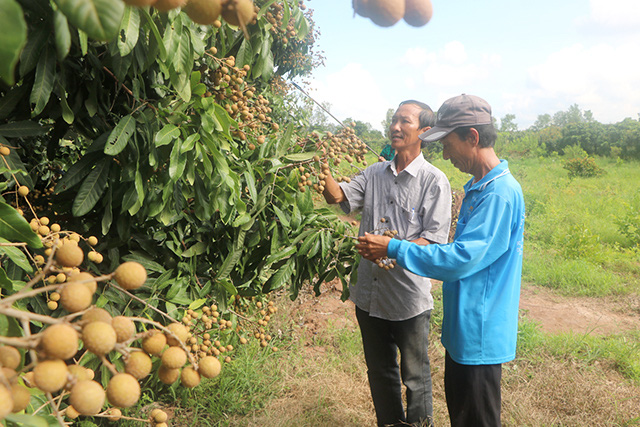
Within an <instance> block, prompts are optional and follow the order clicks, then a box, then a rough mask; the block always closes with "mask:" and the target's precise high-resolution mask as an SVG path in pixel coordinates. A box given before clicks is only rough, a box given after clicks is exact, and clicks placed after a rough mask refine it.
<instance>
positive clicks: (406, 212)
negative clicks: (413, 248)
mask: <svg viewBox="0 0 640 427" xmlns="http://www.w3.org/2000/svg"><path fill="white" fill-rule="evenodd" d="M400 215H401V216H402V219H403V221H402V225H403V228H404V230H402V232H403V236H402V237H403V239H406V240H415V239H417V238H419V237H420V233H421V232H422V219H421V218H420V215H418V210H417V209H416V208H415V207H404V206H403V207H401V208H400ZM398 231H400V230H398Z"/></svg>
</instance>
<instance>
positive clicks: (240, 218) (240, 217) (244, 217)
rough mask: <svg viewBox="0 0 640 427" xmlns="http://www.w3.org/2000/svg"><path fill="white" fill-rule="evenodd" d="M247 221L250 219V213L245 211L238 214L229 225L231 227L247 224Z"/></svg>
mask: <svg viewBox="0 0 640 427" xmlns="http://www.w3.org/2000/svg"><path fill="white" fill-rule="evenodd" d="M249 221H251V215H249V214H248V213H247V212H243V213H242V214H241V215H238V217H237V218H236V219H235V220H234V221H233V224H231V226H232V227H233V228H237V227H240V226H242V225H245V224H247V223H248V222H249Z"/></svg>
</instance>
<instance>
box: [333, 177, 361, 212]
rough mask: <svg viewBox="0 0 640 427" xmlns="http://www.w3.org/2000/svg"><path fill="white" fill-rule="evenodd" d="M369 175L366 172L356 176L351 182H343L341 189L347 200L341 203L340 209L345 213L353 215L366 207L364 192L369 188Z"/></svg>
mask: <svg viewBox="0 0 640 427" xmlns="http://www.w3.org/2000/svg"><path fill="white" fill-rule="evenodd" d="M367 175H368V173H367V170H366V169H365V171H364V172H362V173H360V174H358V175H356V176H354V177H353V178H352V179H351V182H341V183H340V184H339V185H340V188H342V192H343V193H344V195H345V200H344V201H343V202H340V207H341V208H342V210H343V211H344V212H345V213H351V212H352V211H354V210H356V209H360V208H362V206H363V205H364V192H365V189H366V188H367V180H368V177H367Z"/></svg>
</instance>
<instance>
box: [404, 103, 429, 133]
mask: <svg viewBox="0 0 640 427" xmlns="http://www.w3.org/2000/svg"><path fill="white" fill-rule="evenodd" d="M405 104H413V105H417V106H418V107H420V109H421V110H422V111H420V117H419V121H420V128H426V127H432V126H433V125H435V124H436V114H435V113H434V112H433V110H432V109H431V107H429V106H428V105H427V104H425V103H424V102H420V101H416V100H415V99H409V100H407V101H402V102H401V103H400V105H405ZM400 105H398V107H400Z"/></svg>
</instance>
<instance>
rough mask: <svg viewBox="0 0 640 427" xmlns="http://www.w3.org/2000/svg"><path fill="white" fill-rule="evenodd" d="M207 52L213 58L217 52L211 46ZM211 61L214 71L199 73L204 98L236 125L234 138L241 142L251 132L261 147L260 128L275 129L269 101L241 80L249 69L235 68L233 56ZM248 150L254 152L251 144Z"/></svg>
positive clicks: (253, 146) (233, 132) (277, 127)
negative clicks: (204, 88)
mask: <svg viewBox="0 0 640 427" xmlns="http://www.w3.org/2000/svg"><path fill="white" fill-rule="evenodd" d="M209 53H210V54H211V55H215V53H217V49H216V48H215V47H212V48H210V49H209ZM213 58H214V61H215V63H216V64H215V65H217V68H215V69H210V68H207V69H205V70H204V72H203V83H204V84H205V85H206V86H207V89H208V90H207V92H206V93H205V94H204V96H205V97H208V96H213V97H214V98H215V100H216V102H217V103H218V104H220V105H222V106H223V108H224V109H225V110H226V111H227V113H228V114H229V116H231V117H232V118H233V119H234V120H236V121H237V122H238V129H235V130H233V131H232V135H233V136H234V137H235V138H237V139H239V140H241V141H245V140H247V133H253V134H256V142H257V143H258V145H261V144H263V143H264V142H265V136H264V135H260V131H261V130H262V128H263V127H264V126H267V125H269V126H270V127H271V129H272V130H274V131H277V130H278V129H279V126H278V124H277V123H272V120H271V117H270V114H271V112H272V109H271V107H270V106H269V100H268V99H267V98H265V97H264V96H263V95H261V94H256V93H255V87H253V86H251V85H249V84H248V83H247V82H246V81H245V79H246V77H247V75H248V73H249V71H250V70H251V69H250V67H249V65H245V66H244V67H242V68H238V67H236V66H235V65H236V61H235V57H233V56H229V57H227V58H222V59H219V58H216V57H213ZM249 148H250V149H255V148H256V147H255V144H253V143H252V142H251V143H249Z"/></svg>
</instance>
